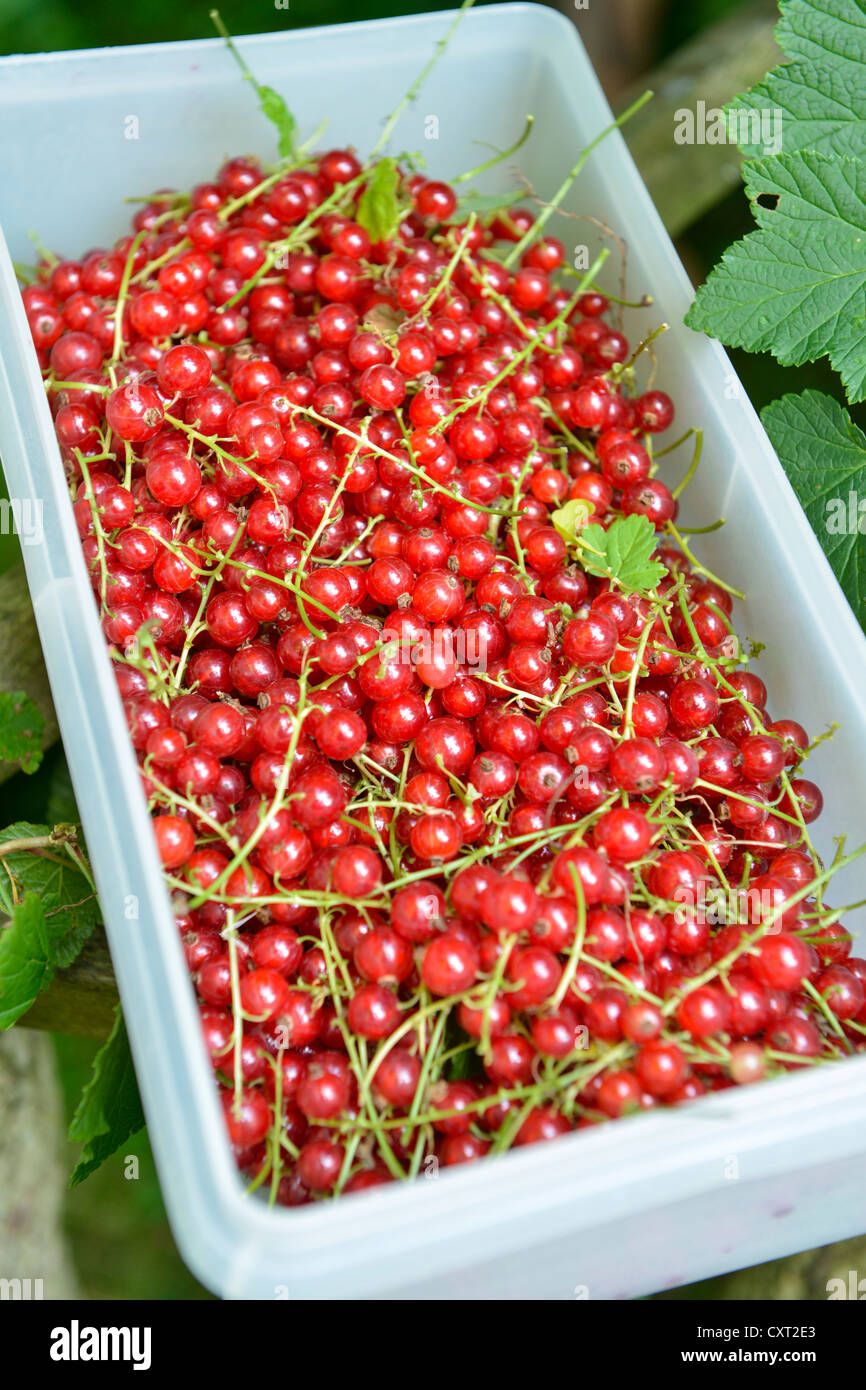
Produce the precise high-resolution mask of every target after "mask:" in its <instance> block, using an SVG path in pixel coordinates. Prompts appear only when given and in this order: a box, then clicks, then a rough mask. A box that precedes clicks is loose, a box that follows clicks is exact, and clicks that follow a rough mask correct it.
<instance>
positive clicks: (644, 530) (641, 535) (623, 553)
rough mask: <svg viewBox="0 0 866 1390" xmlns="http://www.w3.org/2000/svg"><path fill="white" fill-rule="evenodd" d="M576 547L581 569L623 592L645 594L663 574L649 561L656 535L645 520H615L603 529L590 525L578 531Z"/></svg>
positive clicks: (656, 562) (654, 545)
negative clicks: (612, 584) (607, 580)
mask: <svg viewBox="0 0 866 1390" xmlns="http://www.w3.org/2000/svg"><path fill="white" fill-rule="evenodd" d="M578 544H579V547H580V560H581V564H582V565H583V567H584V569H585V570H587V571H588V572H589V573H590V574H597V575H599V576H600V577H601V578H602V579H610V580H611V581H612V582H614V583H616V584H618V585H619V586H620V588H622V589H625V591H626V592H627V593H632V594H637V593H649V592H650V591H651V590H652V589H654V588H655V586H656V585H657V584H658V582H659V580H660V579H662V578H663V577H664V575H665V574H666V570H665V567H664V565H663V564H661V563H660V562H659V561H658V560H653V559H652V558H651V557H652V553H653V551H654V550H655V548H656V544H657V536H656V532H655V527H654V526H653V524H652V522H651V521H650V520H649V518H648V517H645V516H624V517H618V518H617V520H616V521H614V522H613V523H612V524H611V525H610V526H608V528H607V530H605V528H604V527H603V526H599V525H598V523H597V522H592V523H591V524H590V525H589V526H585V527H584V529H583V530H582V531H581V533H580V535H579V537H578Z"/></svg>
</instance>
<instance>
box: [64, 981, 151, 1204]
mask: <svg viewBox="0 0 866 1390" xmlns="http://www.w3.org/2000/svg"><path fill="white" fill-rule="evenodd" d="M143 1124H144V1111H143V1110H142V1108H141V1097H140V1096H139V1093H138V1085H137V1083H136V1080H135V1068H134V1067H133V1064H132V1053H131V1052H130V1050H129V1040H128V1038H127V1036H126V1026H125V1024H124V1022H123V1014H122V1013H121V1012H120V1005H119V1004H118V1006H117V1008H116V1011H115V1020H114V1027H113V1028H112V1030H111V1034H110V1035H109V1037H108V1039H107V1040H106V1042H105V1043H104V1044H103V1046H102V1047H101V1048H100V1049H99V1051H98V1052H97V1054H96V1056H95V1057H94V1059H93V1071H92V1073H91V1076H90V1080H89V1081H88V1083H87V1085H86V1086H85V1088H84V1090H83V1091H82V1093H81V1099H80V1100H79V1102H78V1107H77V1109H76V1111H75V1114H74V1115H73V1117H72V1123H71V1124H70V1126H69V1138H70V1139H71V1140H72V1141H73V1143H77V1144H83V1145H84V1149H83V1151H82V1154H81V1158H80V1159H79V1160H78V1163H77V1164H76V1165H75V1169H74V1171H73V1174H72V1177H71V1178H70V1180H69V1186H70V1187H77V1186H78V1184H79V1183H80V1182H83V1181H84V1179H85V1178H86V1177H88V1176H89V1175H90V1174H91V1173H92V1172H93V1170H94V1169H95V1168H98V1167H99V1166H100V1165H101V1164H102V1163H104V1162H105V1160H106V1158H108V1157H109V1156H110V1155H111V1154H113V1153H114V1152H115V1150H116V1149H118V1148H119V1147H120V1145H121V1144H123V1143H125V1142H126V1140H127V1139H129V1138H130V1137H131V1136H132V1135H133V1134H136V1133H137V1132H138V1130H140V1129H141V1127H142V1126H143Z"/></svg>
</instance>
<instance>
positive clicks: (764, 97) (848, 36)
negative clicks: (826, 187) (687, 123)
mask: <svg viewBox="0 0 866 1390" xmlns="http://www.w3.org/2000/svg"><path fill="white" fill-rule="evenodd" d="M781 10H782V18H781V20H780V22H779V25H778V28H777V31H776V34H777V38H778V40H779V43H780V45H781V47H782V48H783V49H784V51H785V52H786V53H787V54H788V55H789V57H791V58H793V59H794V60H795V61H793V62H789V63H782V64H781V65H780V66H779V67H777V68H774V69H773V71H772V72H770V73H768V74H767V76H766V77H765V78H764V80H763V82H760V83H758V84H757V86H755V87H753V88H752V89H751V91H749V92H745V93H744V94H743V95H741V96H739V97H737V98H736V99H735V100H734V101H732V102H731V103H730V105H729V107H728V108H727V109H728V111H736V112H738V113H753V112H754V113H759V112H766V113H772V114H773V115H774V116H775V114H776V113H779V114H780V115H781V136H782V148H783V149H784V152H785V154H793V153H794V152H795V151H796V150H805V149H809V150H815V151H816V152H817V153H819V154H840V155H847V156H850V157H852V158H857V159H859V158H862V157H863V155H864V153H866V0H859V3H855V0H837V2H836V3H829V4H828V3H827V0H820V4H813V3H803V2H802V0H793V3H785V0H783V2H782V5H781ZM753 123H755V125H756V116H750V117H749V118H748V119H747V118H746V117H744V116H743V115H740V116H739V130H738V140H737V143H738V144H739V146H740V149H741V150H742V151H743V153H744V154H746V155H749V156H752V157H758V156H761V155H767V154H779V153H781V150H780V149H779V148H773V149H767V148H766V144H765V143H764V142H763V133H760V138H759V132H758V130H757V128H753V129H749V126H750V125H752V124H753ZM774 130H775V131H776V133H778V127H775V128H774Z"/></svg>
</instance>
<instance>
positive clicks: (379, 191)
mask: <svg viewBox="0 0 866 1390" xmlns="http://www.w3.org/2000/svg"><path fill="white" fill-rule="evenodd" d="M399 184H400V171H399V170H398V168H397V161H396V159H392V158H391V156H390V155H387V156H386V157H385V158H384V159H380V160H379V162H378V164H377V165H376V167H375V168H374V170H373V172H372V174H371V175H370V177H369V179H368V180H367V186H366V188H365V189H364V192H363V193H362V194H361V197H360V199H359V201H358V212H357V220H358V222H360V224H361V226H362V227H363V228H364V230H365V231H367V232H369V234H370V240H371V241H372V242H377V241H388V239H389V238H390V237H392V236H393V235H394V233H395V232H396V230H397V228H398V227H399V225H400V219H401V217H402V215H403V209H402V207H401V205H400V201H399V199H398V197H397V189H398V187H399Z"/></svg>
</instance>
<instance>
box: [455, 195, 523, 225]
mask: <svg viewBox="0 0 866 1390" xmlns="http://www.w3.org/2000/svg"><path fill="white" fill-rule="evenodd" d="M525 197H526V194H525V192H523V191H522V190H521V189H519V188H513V189H512V190H511V192H510V193H475V192H474V191H473V190H472V189H470V190H469V192H468V193H465V194H464V195H463V197H462V198H461V199H460V201H459V202H458V204H457V206H456V208H455V209H454V211H453V212H452V214H451V216H450V217H446V219H445V221H446V222H447V223H453V222H466V221H467V219H468V218H469V217H471V215H472V213H473V212H474V213H475V216H476V217H488V216H489V215H490V214H491V213H494V212H502V211H503V210H504V209H505V208H510V207H511V205H512V203H519V202H520V200H521V198H525Z"/></svg>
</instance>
